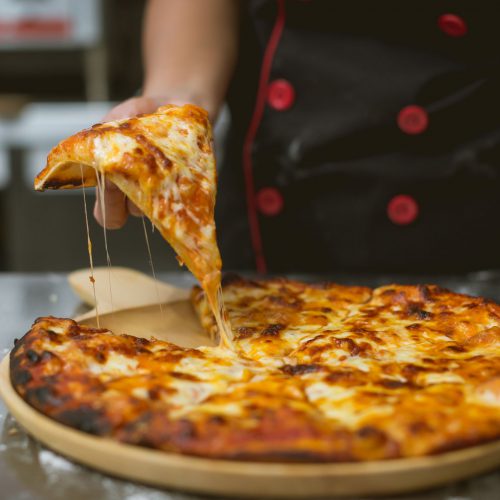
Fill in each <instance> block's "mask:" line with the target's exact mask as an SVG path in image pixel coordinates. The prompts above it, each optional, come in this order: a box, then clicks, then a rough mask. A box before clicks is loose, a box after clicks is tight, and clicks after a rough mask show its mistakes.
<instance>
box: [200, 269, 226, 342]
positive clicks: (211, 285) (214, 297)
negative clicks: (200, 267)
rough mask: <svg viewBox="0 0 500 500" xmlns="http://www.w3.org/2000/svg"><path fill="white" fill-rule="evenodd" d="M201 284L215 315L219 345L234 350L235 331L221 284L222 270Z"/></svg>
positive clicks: (210, 275)
mask: <svg viewBox="0 0 500 500" xmlns="http://www.w3.org/2000/svg"><path fill="white" fill-rule="evenodd" d="M201 286H202V288H203V290H204V292H205V295H206V296H207V300H208V303H209V305H210V309H212V314H213V315H214V317H215V322H216V324H217V330H218V332H219V347H224V348H227V349H232V350H234V344H233V331H232V329H231V325H230V323H229V320H228V315H227V312H226V308H225V306H224V300H223V298H222V288H221V285H220V271H215V272H213V273H211V274H209V275H207V276H205V278H204V279H203V281H202V283H201Z"/></svg>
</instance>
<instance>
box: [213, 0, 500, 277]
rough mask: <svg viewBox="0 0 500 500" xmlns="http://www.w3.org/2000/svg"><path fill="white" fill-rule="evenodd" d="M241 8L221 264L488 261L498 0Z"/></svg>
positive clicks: (393, 266) (432, 268)
mask: <svg viewBox="0 0 500 500" xmlns="http://www.w3.org/2000/svg"><path fill="white" fill-rule="evenodd" d="M248 6H249V8H248V12H247V13H245V15H244V20H249V19H251V22H252V24H251V25H245V24H244V26H243V27H244V30H243V39H242V49H241V56H240V62H239V66H238V70H237V72H236V76H235V79H234V82H233V85H232V88H231V92H230V96H229V103H230V107H231V115H232V129H231V132H230V135H229V138H228V146H227V151H226V156H225V161H224V165H223V167H222V170H221V172H220V181H219V195H218V196H219V198H218V208H217V223H218V234H219V243H220V246H221V251H222V256H223V260H224V264H225V267H226V268H235V269H236V268H238V269H241V268H248V269H255V268H256V267H257V269H258V270H259V271H262V272H265V271H267V272H272V273H283V272H319V273H322V272H325V273H327V272H335V271H350V272H353V271H363V272H366V271H378V272H382V271H383V272H405V273H411V272H462V271H469V270H475V269H483V268H492V267H499V264H500V232H499V222H498V221H499V216H500V66H499V62H500V30H498V15H497V12H496V8H495V3H494V2H491V3H490V2H488V3H486V2H481V1H478V2H471V1H438V0H436V1H432V2H430V1H429V2H427V1H424V2H417V3H411V4H409V3H407V2H401V1H400V0H399V1H378V2H368V1H355V0H353V1H349V2H345V1H344V2H341V1H331V0H309V1H305V0H255V1H253V2H249V3H248ZM252 36H253V38H252ZM252 40H253V41H254V42H255V43H252Z"/></svg>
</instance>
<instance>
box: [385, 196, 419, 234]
mask: <svg viewBox="0 0 500 500" xmlns="http://www.w3.org/2000/svg"><path fill="white" fill-rule="evenodd" d="M417 216H418V204H417V202H416V201H415V199H414V198H412V197H411V196H408V195H407V194H398V195H397V196H394V198H392V200H391V201H390V202H389V203H388V205H387V217H389V219H390V220H391V221H392V222H393V223H394V224H398V225H399V226H406V225H407V224H411V223H412V222H413V221H414V220H415V219H416V218H417Z"/></svg>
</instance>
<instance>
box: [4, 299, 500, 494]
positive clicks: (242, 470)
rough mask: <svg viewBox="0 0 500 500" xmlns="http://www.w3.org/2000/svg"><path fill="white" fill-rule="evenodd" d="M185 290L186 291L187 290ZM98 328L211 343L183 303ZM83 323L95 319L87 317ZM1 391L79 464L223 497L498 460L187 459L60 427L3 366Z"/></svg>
mask: <svg viewBox="0 0 500 500" xmlns="http://www.w3.org/2000/svg"><path fill="white" fill-rule="evenodd" d="M183 293H184V294H185V292H183ZM100 321H101V326H104V327H106V328H110V329H115V330H116V331H126V332H127V333H129V334H133V335H138V336H150V335H154V336H156V337H158V338H162V339H165V340H171V341H174V342H178V343H179V344H181V345H186V346H196V345H200V344H208V343H209V340H208V339H207V337H206V336H205V335H204V333H203V332H202V331H201V328H200V327H199V325H198V323H197V320H196V318H195V315H194V311H193V309H192V308H191V305H190V304H189V302H188V301H186V300H180V301H175V302H171V303H168V304H164V306H163V308H162V311H160V308H159V307H158V305H153V306H151V305H149V306H148V305H144V306H142V307H138V308H134V309H127V310H120V311H118V310H115V311H114V312H112V313H106V314H103V315H101V318H100ZM84 322H85V324H95V319H94V320H92V319H87V320H85V321H84ZM0 395H1V396H2V398H3V399H4V400H5V403H6V405H7V407H8V409H9V411H10V412H11V413H12V415H13V416H14V417H15V418H16V419H17V421H18V422H19V423H20V424H21V425H22V426H23V427H24V428H26V429H27V430H28V432H29V433H30V434H32V435H33V436H34V437H35V438H37V439H38V440H40V441H41V442H42V443H44V444H45V445H47V446H48V447H49V448H51V449H53V450H55V451H57V452H59V453H61V454H62V455H65V456H67V457H69V458H71V459H73V460H75V461H76V462H79V463H82V464H84V465H87V466H89V467H92V468H95V469H98V470H101V471H103V472H106V473H109V474H112V475H115V476H119V477H123V478H126V479H129V480H135V481H139V482H142V483H147V484H152V485H156V486H161V487H167V488H175V489H180V490H186V491H192V492H198V493H207V494H212V495H218V496H239V497H252V498H312V497H329V498H331V497H334V496H359V495H390V494H396V493H404V492H410V491H415V490H421V489H426V488H431V487H434V486H439V485H442V484H445V483H448V482H451V481H458V480H462V479H465V478H468V477H471V476H473V475H476V474H479V473H481V472H485V471H487V470H489V469H492V468H494V467H497V466H499V465H500V441H497V442H493V443H489V444H485V445H481V446H475V447H471V448H467V449H464V450H459V451H454V452H450V453H443V454H440V455H436V456H432V457H417V458H405V459H395V460H385V461H372V462H359V463H338V464H334V463H331V464H324V463H319V464H280V463H258V462H237V461H227V460H212V459H205V458H197V457H190V456H185V455H178V454H173V453H165V452H161V451H156V450H151V449H147V448H141V447H139V446H131V445H126V444H121V443H117V442H114V441H112V440H110V439H106V438H99V437H95V436H92V435H89V434H85V433H83V432H80V431H77V430H74V429H71V428H69V427H66V426H64V425H61V424H59V423H57V422H55V421H53V420H51V419H49V418H47V417H45V416H44V415H42V414H41V413H39V412H38V411H36V410H34V409H33V408H32V407H31V406H29V405H28V404H27V403H25V402H24V401H23V400H22V399H21V398H20V397H19V396H18V395H17V393H16V392H15V390H14V389H13V387H12V385H11V383H10V377H9V358H8V356H6V357H5V358H4V360H3V361H2V362H1V364H0Z"/></svg>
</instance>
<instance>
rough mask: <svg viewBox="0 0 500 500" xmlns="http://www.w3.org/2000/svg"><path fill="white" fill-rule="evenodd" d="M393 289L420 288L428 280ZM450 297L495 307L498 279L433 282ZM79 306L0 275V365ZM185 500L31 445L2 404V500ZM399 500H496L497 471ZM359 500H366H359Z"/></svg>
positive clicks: (53, 278) (49, 279)
mask: <svg viewBox="0 0 500 500" xmlns="http://www.w3.org/2000/svg"><path fill="white" fill-rule="evenodd" d="M162 279H164V280H165V281H168V282H170V283H172V284H176V285H179V286H183V285H184V286H188V285H189V283H191V282H192V279H191V277H190V276H189V275H187V274H183V273H168V274H164V275H162ZM337 280H338V281H342V282H345V283H358V284H373V285H375V284H379V283H383V282H390V281H396V279H393V277H377V278H370V277H363V278H361V277H353V276H339V277H337ZM397 281H400V282H401V281H406V282H418V281H420V282H423V281H427V282H429V281H431V280H430V279H428V278H407V279H404V280H402V279H401V277H399V278H398V279H397ZM432 281H433V282H439V283H440V284H443V285H444V286H448V287H450V288H452V289H454V290H456V291H460V292H465V293H471V294H478V295H484V296H487V297H490V298H493V299H496V300H500V275H499V274H494V273H493V274H492V273H486V274H485V273H479V274H476V275H473V276H469V277H468V278H467V279H466V278H464V277H456V278H440V279H436V278H433V279H432ZM81 308H82V305H81V304H80V303H79V300H78V299H77V298H76V297H75V296H74V295H73V293H72V291H71V289H70V288H69V286H68V284H67V282H66V278H65V275H63V274H3V275H0V318H1V320H0V324H1V326H0V357H3V356H4V355H5V354H6V353H7V352H8V351H9V349H10V348H11V347H12V345H13V342H14V339H15V338H19V337H21V336H22V335H23V334H24V333H25V332H26V331H27V330H28V329H29V327H30V326H31V323H32V322H33V319H35V318H36V317H37V316H42V315H44V316H45V315H49V314H52V315H54V316H63V317H64V316H73V315H74V314H75V313H76V312H80V311H81ZM69 498H70V499H72V500H83V499H85V500H87V499H89V498H92V499H96V500H115V499H116V500H188V499H199V498H203V497H200V496H193V495H187V494H182V493H175V492H168V491H162V490H158V489H155V488H150V487H147V486H142V485H138V484H135V483H130V482H127V481H122V480H119V479H115V478H111V477H109V476H105V475H102V474H100V473H98V472H95V471H92V470H89V469H87V468H85V467H81V466H79V465H77V464H74V463H72V462H70V461H69V460H66V459H65V458H64V457H62V456H60V455H58V454H56V453H54V452H52V451H50V450H49V449H47V448H45V447H44V446H41V445H40V444H39V443H38V442H36V441H35V440H33V439H31V438H30V437H29V436H28V435H27V434H26V433H25V432H24V431H23V430H22V429H21V428H19V426H18V425H17V424H16V422H15V421H14V419H13V418H12V417H11V416H10V415H9V414H8V413H7V411H6V408H5V406H4V405H3V402H2V401H1V400H0V499H2V500H3V499H5V500H11V499H12V500H35V499H37V500H39V499H50V500H59V499H60V500H67V499H69ZM399 498H401V499H405V500H417V499H424V498H425V499H428V500H490V499H491V500H496V499H498V498H500V470H497V471H494V472H491V473H489V474H486V475H483V476H480V477H477V478H475V479H471V480H469V481H465V482H462V483H458V484H452V485H449V486H447V487H444V488H439V489H437V490H433V491H429V492H425V493H419V494H414V495H406V496H402V497H399ZM365 500H367V499H366V498H365Z"/></svg>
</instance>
